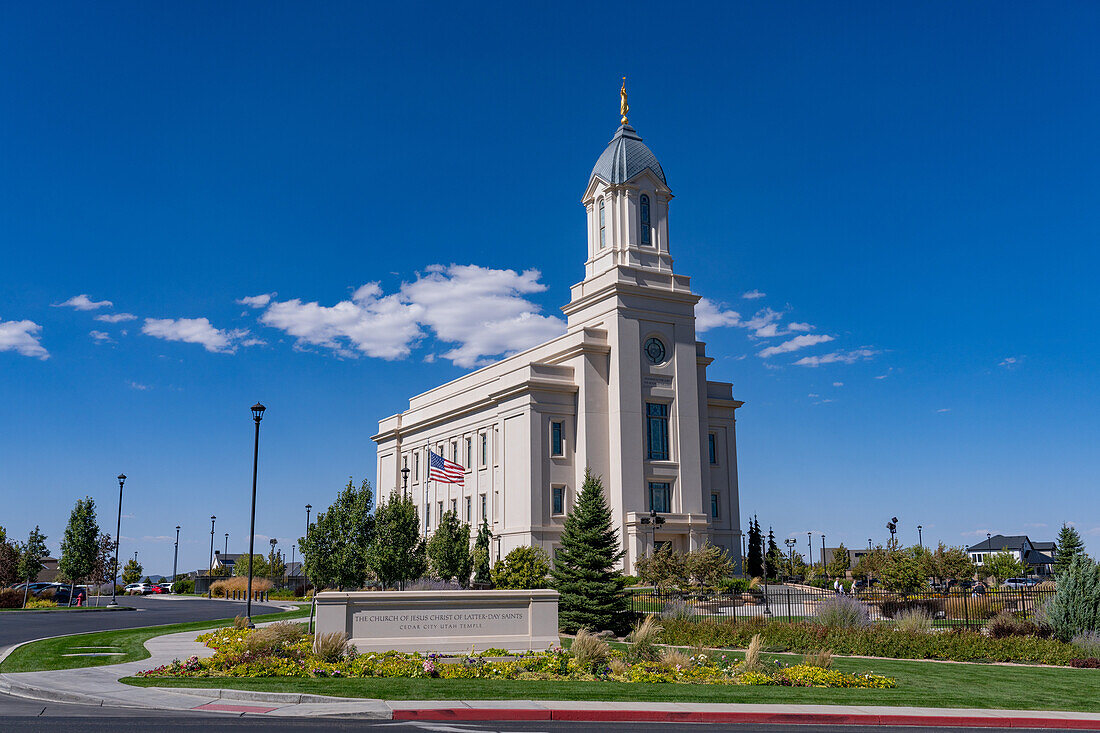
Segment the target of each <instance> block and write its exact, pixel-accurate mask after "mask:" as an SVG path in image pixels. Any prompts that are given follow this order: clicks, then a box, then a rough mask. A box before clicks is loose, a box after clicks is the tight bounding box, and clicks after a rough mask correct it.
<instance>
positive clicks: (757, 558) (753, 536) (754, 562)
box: [748, 517, 764, 578]
mask: <svg viewBox="0 0 1100 733" xmlns="http://www.w3.org/2000/svg"><path fill="white" fill-rule="evenodd" d="M761 544H762V543H761V541H760V522H759V521H757V519H756V517H753V518H752V519H750V520H749V561H748V571H749V577H750V578H762V577H764V555H763V553H762V552H761Z"/></svg>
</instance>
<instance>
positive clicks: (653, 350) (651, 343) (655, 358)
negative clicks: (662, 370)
mask: <svg viewBox="0 0 1100 733" xmlns="http://www.w3.org/2000/svg"><path fill="white" fill-rule="evenodd" d="M645 355H646V358H647V359H649V361H650V362H651V363H653V364H660V363H661V362H663V361H664V360H665V345H664V344H662V343H661V340H660V339H656V338H651V339H649V340H648V341H646V342H645Z"/></svg>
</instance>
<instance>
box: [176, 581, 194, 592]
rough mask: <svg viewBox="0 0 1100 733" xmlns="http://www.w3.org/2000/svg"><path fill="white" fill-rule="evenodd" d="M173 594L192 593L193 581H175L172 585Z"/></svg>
mask: <svg viewBox="0 0 1100 733" xmlns="http://www.w3.org/2000/svg"><path fill="white" fill-rule="evenodd" d="M172 592H173V593H194V592H195V581H193V580H190V579H188V580H177V581H175V582H173V583H172Z"/></svg>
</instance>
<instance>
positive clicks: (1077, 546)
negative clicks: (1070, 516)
mask: <svg viewBox="0 0 1100 733" xmlns="http://www.w3.org/2000/svg"><path fill="white" fill-rule="evenodd" d="M1057 548H1058V554H1057V557H1056V558H1055V560H1054V572H1055V573H1057V574H1059V575H1060V574H1062V573H1064V572H1065V571H1066V570H1068V569H1069V566H1070V565H1072V564H1073V561H1074V560H1075V559H1076V558H1078V557H1084V555H1085V543H1083V542H1082V541H1081V535H1080V534H1078V532H1077V530H1076V529H1074V528H1073V527H1070V526H1069V525H1066V524H1063V525H1062V531H1061V532H1059V533H1058V542H1057Z"/></svg>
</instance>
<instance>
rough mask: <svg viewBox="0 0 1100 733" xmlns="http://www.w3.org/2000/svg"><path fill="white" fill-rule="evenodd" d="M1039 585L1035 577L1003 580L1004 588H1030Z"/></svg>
mask: <svg viewBox="0 0 1100 733" xmlns="http://www.w3.org/2000/svg"><path fill="white" fill-rule="evenodd" d="M1036 585H1039V581H1038V579H1036V578H1009V579H1008V580H1006V581H1005V582H1004V586H1005V588H1032V587H1034V586H1036Z"/></svg>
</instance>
